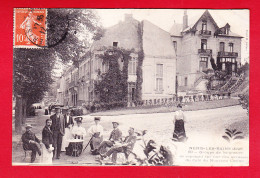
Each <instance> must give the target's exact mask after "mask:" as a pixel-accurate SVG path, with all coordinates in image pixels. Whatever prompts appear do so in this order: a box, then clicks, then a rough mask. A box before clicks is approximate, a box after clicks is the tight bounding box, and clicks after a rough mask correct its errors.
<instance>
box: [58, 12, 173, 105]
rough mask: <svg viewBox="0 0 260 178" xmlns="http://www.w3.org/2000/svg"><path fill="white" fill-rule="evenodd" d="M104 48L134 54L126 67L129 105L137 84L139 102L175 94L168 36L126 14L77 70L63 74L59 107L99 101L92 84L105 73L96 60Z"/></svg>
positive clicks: (171, 45) (103, 64)
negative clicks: (139, 72) (140, 71)
mask: <svg viewBox="0 0 260 178" xmlns="http://www.w3.org/2000/svg"><path fill="white" fill-rule="evenodd" d="M104 47H115V48H123V49H126V50H132V49H133V51H134V52H132V53H131V55H130V56H131V59H130V60H129V63H128V79H127V82H128V91H127V93H128V97H127V100H128V103H129V104H131V103H133V102H134V101H135V100H136V98H135V96H136V94H135V93H136V92H137V91H136V90H137V83H139V84H140V85H141V87H139V88H140V89H139V90H141V91H140V92H141V100H150V99H152V100H154V99H160V98H171V97H172V96H173V95H174V94H175V93H176V90H175V83H176V81H175V80H176V54H175V50H174V47H173V43H172V41H171V36H170V33H169V32H166V31H164V30H162V29H161V28H159V27H158V26H156V25H154V24H152V23H151V22H149V21H146V20H144V21H141V22H139V21H137V20H136V19H134V18H133V17H132V15H131V14H126V15H125V20H124V21H122V22H119V23H118V24H117V25H114V26H112V27H110V28H107V29H106V30H105V33H104V35H103V37H102V38H101V39H100V40H98V41H95V42H94V43H93V46H92V48H91V55H90V57H86V58H85V59H84V60H83V61H82V62H81V63H80V65H79V68H76V67H71V68H69V69H68V70H67V71H65V72H64V74H63V76H62V77H61V79H60V83H62V84H60V89H58V92H59V94H58V96H59V97H58V100H59V102H60V103H61V104H64V105H69V106H75V105H82V104H83V103H85V104H91V103H93V102H98V101H99V98H98V94H97V93H96V92H95V88H94V87H95V85H94V84H95V82H97V81H98V80H99V76H100V75H101V74H104V73H106V72H107V71H108V70H109V67H108V65H107V64H106V63H105V62H103V61H102V59H101V58H100V57H99V55H100V54H102V53H104ZM140 52H141V53H140ZM140 54H142V55H143V59H142V64H139V63H138V62H139V60H138V59H139V58H140V57H141V56H139V55H140ZM118 62H119V63H120V61H118ZM138 65H141V70H142V75H141V76H140V77H138V76H137V66H138ZM138 80H140V81H138ZM61 86H63V87H61Z"/></svg>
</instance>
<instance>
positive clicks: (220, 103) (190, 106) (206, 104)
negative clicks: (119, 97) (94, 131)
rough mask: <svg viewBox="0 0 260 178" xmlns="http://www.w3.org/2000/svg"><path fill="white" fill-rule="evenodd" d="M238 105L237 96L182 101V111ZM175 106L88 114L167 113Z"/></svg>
mask: <svg viewBox="0 0 260 178" xmlns="http://www.w3.org/2000/svg"><path fill="white" fill-rule="evenodd" d="M235 105H239V101H238V99H237V98H231V99H224V100H214V101H203V102H194V103H184V107H183V110H184V111H197V110H205V109H214V108H221V107H228V106H235ZM176 110H177V108H176V107H175V106H171V107H167V106H141V107H131V108H121V109H116V110H107V111H100V112H96V113H92V114H90V115H91V116H118V115H128V114H151V113H167V112H174V111H176Z"/></svg>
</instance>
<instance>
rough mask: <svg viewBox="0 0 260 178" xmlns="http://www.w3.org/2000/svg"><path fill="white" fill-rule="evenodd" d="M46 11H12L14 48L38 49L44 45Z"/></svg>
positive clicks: (28, 9)
mask: <svg viewBox="0 0 260 178" xmlns="http://www.w3.org/2000/svg"><path fill="white" fill-rule="evenodd" d="M46 17H47V9H30V8H22V9H20V8H19V9H14V47H18V48H39V47H44V46H45V45H46V38H47V33H46Z"/></svg>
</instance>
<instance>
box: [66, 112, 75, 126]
mask: <svg viewBox="0 0 260 178" xmlns="http://www.w3.org/2000/svg"><path fill="white" fill-rule="evenodd" d="M67 117H69V119H68V121H67ZM64 120H65V128H68V127H69V125H72V126H73V125H74V122H73V119H72V117H71V116H67V115H64Z"/></svg>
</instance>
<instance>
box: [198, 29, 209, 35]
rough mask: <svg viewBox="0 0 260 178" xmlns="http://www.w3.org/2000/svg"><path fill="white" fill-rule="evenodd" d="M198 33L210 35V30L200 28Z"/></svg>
mask: <svg viewBox="0 0 260 178" xmlns="http://www.w3.org/2000/svg"><path fill="white" fill-rule="evenodd" d="M200 35H209V36H210V35H211V31H209V30H200Z"/></svg>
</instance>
